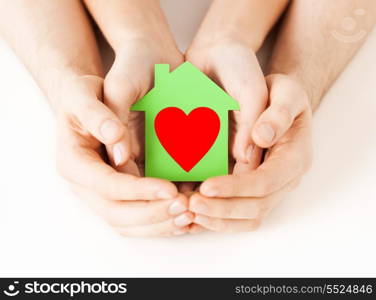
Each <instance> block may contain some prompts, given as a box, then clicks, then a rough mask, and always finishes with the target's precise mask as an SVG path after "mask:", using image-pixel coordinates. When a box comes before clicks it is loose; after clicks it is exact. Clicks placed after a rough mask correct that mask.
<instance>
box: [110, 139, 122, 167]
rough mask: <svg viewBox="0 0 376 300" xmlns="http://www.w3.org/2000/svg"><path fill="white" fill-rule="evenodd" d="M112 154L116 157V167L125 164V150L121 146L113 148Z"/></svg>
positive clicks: (117, 145)
mask: <svg viewBox="0 0 376 300" xmlns="http://www.w3.org/2000/svg"><path fill="white" fill-rule="evenodd" d="M112 153H113V156H114V163H115V165H116V166H119V165H120V164H121V163H122V162H123V148H122V146H121V145H120V144H116V145H115V146H114V147H113V148H112Z"/></svg>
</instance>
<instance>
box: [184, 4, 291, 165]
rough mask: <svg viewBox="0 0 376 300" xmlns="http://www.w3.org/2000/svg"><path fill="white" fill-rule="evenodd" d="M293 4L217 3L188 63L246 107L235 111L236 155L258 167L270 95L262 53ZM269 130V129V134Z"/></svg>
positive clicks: (191, 51)
mask: <svg viewBox="0 0 376 300" xmlns="http://www.w3.org/2000/svg"><path fill="white" fill-rule="evenodd" d="M287 3H288V1H287V0H285V1H273V0H268V1H248V0H240V1H230V0H224V1H223V0H221V1H216V0H215V1H213V3H212V5H211V7H210V9H209V11H208V13H207V15H206V17H205V19H204V21H203V23H202V25H201V27H200V29H199V31H198V33H197V35H196V37H195V39H194V41H193V43H192V45H191V46H190V48H189V49H188V51H187V53H186V59H187V60H188V61H190V62H191V63H193V64H194V65H196V66H197V67H198V68H200V69H201V70H202V71H203V72H204V73H206V74H207V75H208V76H209V77H211V78H212V79H213V80H214V81H216V82H217V83H218V84H219V85H221V86H222V87H223V88H224V89H225V90H226V91H227V93H229V94H230V95H231V96H232V97H233V98H234V99H236V100H237V101H238V102H239V104H240V110H239V111H233V117H234V118H233V122H232V124H231V125H232V126H231V139H232V142H231V144H232V147H231V148H232V149H231V152H232V156H233V158H234V160H235V161H237V162H241V163H243V164H244V165H246V167H249V166H250V167H251V168H256V167H257V166H258V165H259V162H260V158H261V150H260V149H259V148H258V147H255V145H254V142H253V140H252V136H251V132H252V128H253V125H254V123H255V122H256V120H257V118H258V116H259V115H260V114H261V112H262V111H264V109H265V106H266V104H267V100H268V92H267V87H266V83H265V79H264V74H263V72H262V70H261V67H260V65H259V62H258V60H257V58H256V54H255V53H256V52H257V50H258V49H259V48H260V47H261V45H262V43H263V40H264V38H265V37H266V35H267V33H268V32H269V30H270V29H271V27H272V26H273V24H274V23H275V22H276V20H277V19H278V17H279V16H280V15H281V14H282V12H283V11H284V9H285V7H286V5H287ZM268 134H269V132H268V130H267V129H265V135H268Z"/></svg>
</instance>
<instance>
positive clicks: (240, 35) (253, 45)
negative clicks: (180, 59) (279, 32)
mask: <svg viewBox="0 0 376 300" xmlns="http://www.w3.org/2000/svg"><path fill="white" fill-rule="evenodd" d="M263 41H264V38H263V36H261V35H259V34H257V33H253V34H252V33H250V32H247V31H244V30H241V29H239V28H238V27H237V26H233V25H231V24H227V25H224V26H220V27H217V28H211V29H210V30H209V29H200V31H199V33H198V34H197V35H196V37H195V38H194V40H193V43H192V46H191V48H197V49H205V48H213V47H216V46H219V45H231V44H233V45H234V44H237V45H242V46H244V47H246V48H248V49H249V50H251V51H252V52H254V53H256V52H257V51H258V50H259V49H260V47H261V45H262V43H263Z"/></svg>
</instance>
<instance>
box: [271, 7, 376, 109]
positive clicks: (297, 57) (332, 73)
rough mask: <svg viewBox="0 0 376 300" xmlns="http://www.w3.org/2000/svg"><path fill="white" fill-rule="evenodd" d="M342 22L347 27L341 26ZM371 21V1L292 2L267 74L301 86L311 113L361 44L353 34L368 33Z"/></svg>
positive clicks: (375, 13) (373, 17)
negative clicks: (310, 107) (285, 75)
mask: <svg viewBox="0 0 376 300" xmlns="http://www.w3.org/2000/svg"><path fill="white" fill-rule="evenodd" d="M357 9H358V10H357ZM356 12H358V14H359V12H360V13H364V15H356ZM346 17H352V18H353V19H350V18H347V19H345V18H346ZM346 20H347V21H348V24H347V27H346V24H345V23H343V22H345V21H346ZM352 20H353V21H355V22H356V23H353V24H352V23H351V21H352ZM375 20H376V1H374V0H351V1H350V0H347V1H341V0H337V1H327V0H304V1H302V0H301V1H298V0H295V1H293V2H292V3H291V5H290V7H289V10H288V12H287V15H286V17H285V20H284V22H283V25H282V28H281V31H280V34H279V37H278V39H277V42H276V45H275V48H274V51H273V55H272V58H271V61H270V65H269V68H268V73H269V74H270V73H283V74H287V75H291V76H293V77H294V78H295V79H296V80H297V81H299V82H300V83H301V84H302V85H303V88H304V89H305V90H306V92H307V94H308V96H309V98H310V102H311V105H312V108H313V109H315V108H316V107H317V106H318V104H319V103H320V100H321V98H322V96H323V95H324V93H325V92H326V90H327V89H328V88H329V87H330V85H331V84H332V83H333V81H334V80H335V79H336V77H337V76H338V75H339V74H340V72H341V71H342V70H343V68H344V67H345V66H346V64H347V63H348V62H349V60H350V59H351V58H352V56H353V55H354V54H355V53H356V51H357V50H358V49H359V48H360V46H361V45H362V44H363V42H364V40H365V36H364V35H354V34H356V33H359V32H361V31H363V32H364V33H368V32H370V31H371V30H372V27H373V25H374V24H375ZM341 25H342V28H341ZM355 25H357V26H356V27H354V28H352V26H355ZM346 29H347V31H346ZM349 31H350V32H349ZM337 33H339V34H342V35H343V36H345V38H341V36H338V34H337ZM346 37H351V38H350V39H347V38H346Z"/></svg>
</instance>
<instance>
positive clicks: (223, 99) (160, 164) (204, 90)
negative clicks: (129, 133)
mask: <svg viewBox="0 0 376 300" xmlns="http://www.w3.org/2000/svg"><path fill="white" fill-rule="evenodd" d="M169 69H170V67H169V65H167V64H157V65H155V76H154V88H153V89H151V90H150V91H149V93H147V94H146V95H145V96H144V97H143V98H142V99H140V100H139V101H137V102H136V103H135V104H134V105H133V106H132V108H131V110H133V111H145V176H148V177H158V178H164V179H167V180H171V181H203V180H205V179H207V178H209V177H213V176H219V175H225V174H228V115H229V112H228V111H229V110H238V109H239V104H238V102H237V101H235V100H234V99H233V98H231V97H230V96H229V95H228V94H227V93H226V92H225V91H224V90H223V89H221V88H220V87H219V86H218V85H217V84H215V83H214V82H213V81H212V80H211V79H210V78H209V77H207V76H206V75H205V74H204V73H202V72H201V71H200V70H199V69H197V68H196V67H195V66H193V65H192V64H191V63H189V62H185V63H183V64H182V65H180V66H179V67H178V68H177V69H175V70H174V71H173V72H170V70H169Z"/></svg>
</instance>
